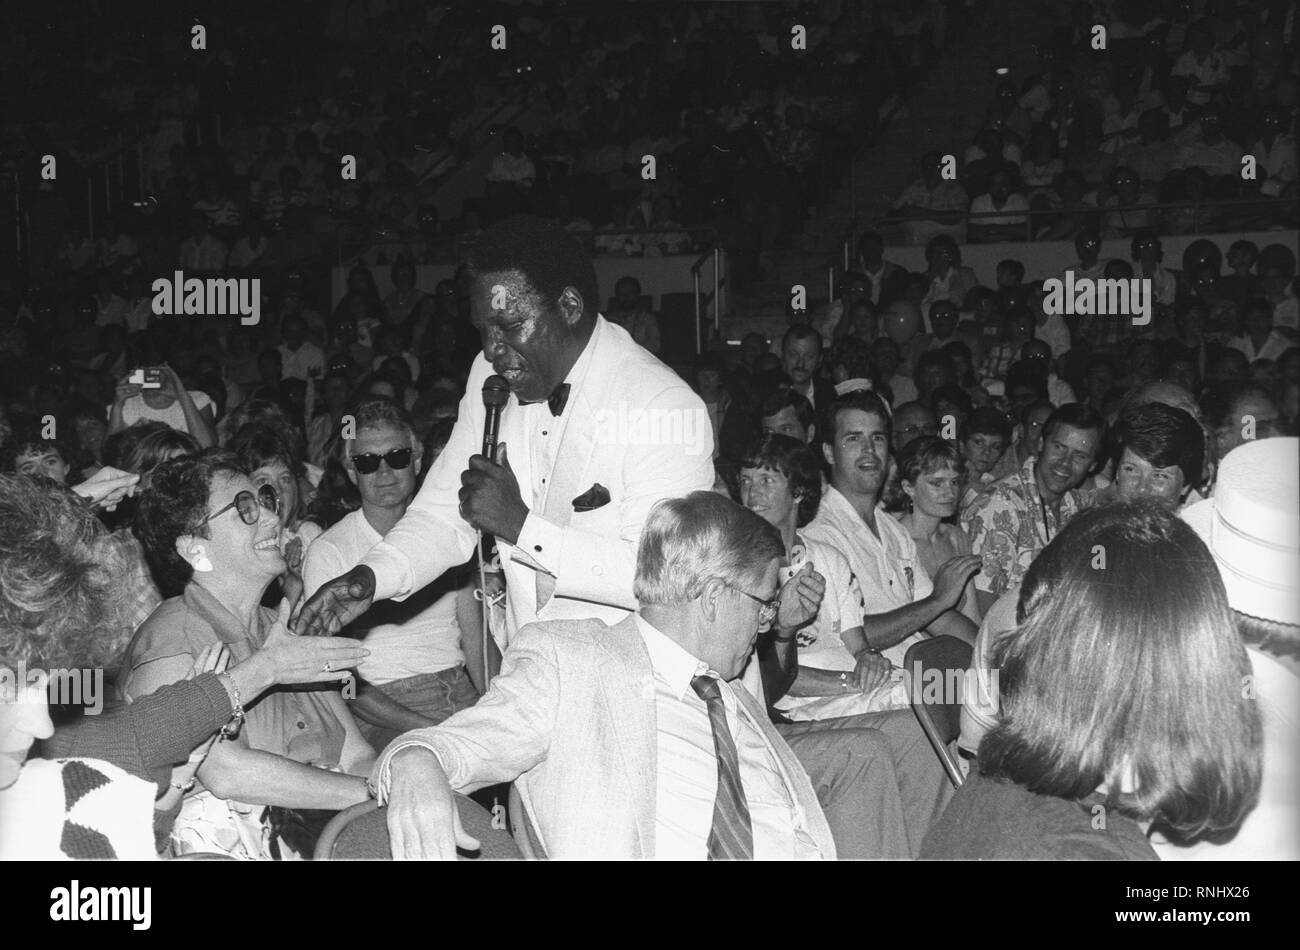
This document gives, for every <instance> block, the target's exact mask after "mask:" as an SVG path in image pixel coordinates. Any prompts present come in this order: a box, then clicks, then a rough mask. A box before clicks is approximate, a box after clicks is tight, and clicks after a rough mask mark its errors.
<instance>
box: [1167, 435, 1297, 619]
mask: <svg viewBox="0 0 1300 950" xmlns="http://www.w3.org/2000/svg"><path fill="white" fill-rule="evenodd" d="M1182 518H1183V520H1184V521H1186V522H1187V523H1188V524H1189V525H1191V527H1192V529H1193V530H1195V531H1196V533H1197V534H1198V535H1200V537H1201V540H1202V541H1204V542H1205V544H1206V546H1207V547H1209V549H1210V553H1211V554H1213V555H1214V560H1215V563H1217V564H1218V565H1219V573H1220V574H1221V575H1222V576H1223V586H1224V587H1226V588H1227V590H1228V603H1229V604H1231V605H1232V609H1233V610H1237V611H1240V612H1241V613H1243V614H1250V615H1251V616H1252V617H1259V618H1261V619H1264V620H1272V621H1274V622H1275V623H1284V624H1292V625H1300V439H1280V438H1279V439H1257V440H1255V441H1253V442H1247V443H1245V444H1244V445H1240V446H1238V447H1237V448H1235V449H1233V450H1232V451H1231V452H1229V453H1228V454H1227V455H1226V456H1225V457H1224V459H1223V461H1222V462H1221V463H1220V464H1219V477H1218V481H1217V482H1216V483H1215V486H1214V495H1213V496H1212V497H1211V498H1209V499H1207V500H1206V501H1202V502H1198V503H1196V504H1195V505H1192V506H1191V507H1189V508H1187V509H1185V510H1184V511H1183V512H1182Z"/></svg>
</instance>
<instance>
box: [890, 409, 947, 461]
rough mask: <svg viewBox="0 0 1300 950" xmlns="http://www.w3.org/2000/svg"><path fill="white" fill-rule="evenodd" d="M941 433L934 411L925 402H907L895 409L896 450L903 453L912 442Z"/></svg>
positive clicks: (894, 440) (894, 441)
mask: <svg viewBox="0 0 1300 950" xmlns="http://www.w3.org/2000/svg"><path fill="white" fill-rule="evenodd" d="M938 434H939V422H938V420H937V419H936V418H935V416H934V412H933V411H931V409H930V407H929V406H928V405H926V404H925V403H923V402H905V403H903V404H902V405H901V406H899V407H898V408H897V409H895V410H894V439H893V443H894V452H895V454H897V453H901V452H902V451H903V449H905V448H907V446H908V445H910V444H911V443H912V442H915V441H916V440H917V439H920V438H923V437H925V436H936V435H938Z"/></svg>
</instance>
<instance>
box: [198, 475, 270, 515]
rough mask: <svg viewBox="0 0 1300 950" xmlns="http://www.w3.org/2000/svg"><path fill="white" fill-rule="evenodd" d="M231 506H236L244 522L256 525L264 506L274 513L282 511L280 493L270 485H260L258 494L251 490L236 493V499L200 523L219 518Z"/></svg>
mask: <svg viewBox="0 0 1300 950" xmlns="http://www.w3.org/2000/svg"><path fill="white" fill-rule="evenodd" d="M231 508H234V509H235V510H236V511H238V512H239V520H240V521H242V522H244V524H247V525H254V524H257V522H258V521H259V520H261V517H262V511H261V509H263V508H265V509H266V510H267V511H269V512H271V514H273V515H278V514H279V513H280V495H279V493H278V492H276V490H275V489H274V488H272V487H271V486H270V485H262V486H260V487H259V488H258V489H257V495H256V496H254V494H253V493H252V492H251V491H247V490H245V491H241V492H240V493H239V494H237V495H235V500H234V501H232V502H231V503H230V504H228V505H225V506H223V507H221V508H218V509H217V510H216V511H214V512H212V514H210V515H208V516H207V517H206V518H204V519H203V520H202V521H200V522H199V525H205V524H207V523H208V522H209V521H211V520H212V519H213V518H218V517H220V516H221V515H224V514H225V513H226V512H227V511H229V510H230V509H231Z"/></svg>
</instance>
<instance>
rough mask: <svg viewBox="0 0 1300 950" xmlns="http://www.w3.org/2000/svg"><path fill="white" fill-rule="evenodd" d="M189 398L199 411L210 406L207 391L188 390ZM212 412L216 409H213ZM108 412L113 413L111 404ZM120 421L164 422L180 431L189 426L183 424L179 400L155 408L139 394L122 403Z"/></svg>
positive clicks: (191, 433)
mask: <svg viewBox="0 0 1300 950" xmlns="http://www.w3.org/2000/svg"><path fill="white" fill-rule="evenodd" d="M188 392H189V394H190V399H192V400H193V401H194V408H195V409H197V410H198V411H199V412H202V411H203V410H204V409H208V408H211V406H212V400H211V399H209V398H208V394H207V393H203V392H196V391H195V390H193V389H191V390H188ZM213 411H214V412H215V411H216V410H213ZM108 414H109V416H110V417H111V416H112V414H113V408H112V406H110V407H109V410H108ZM122 422H123V423H124V424H125V425H126V426H128V427H130V426H133V425H135V424H136V423H137V422H165V423H167V424H168V425H169V426H171V427H172V428H173V429H176V430H178V431H180V432H189V433H190V435H193V434H194V433H193V432H190V429H189V426H187V425H186V424H185V410H183V409H181V404H180V400H175V401H173V402H172V404H171V405H170V406H168V407H167V408H166V409H155V408H154V407H153V406H150V405H149V404H148V403H146V402H145V401H144V397H143V396H140V395H136V396H132V397H131V398H130V399H128V400H126V402H124V403H122Z"/></svg>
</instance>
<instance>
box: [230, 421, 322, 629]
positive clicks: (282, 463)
mask: <svg viewBox="0 0 1300 950" xmlns="http://www.w3.org/2000/svg"><path fill="white" fill-rule="evenodd" d="M301 442H302V440H301V438H300V437H298V436H297V434H296V433H289V432H287V431H285V430H284V429H282V428H280V427H278V426H274V425H265V424H262V425H247V426H244V428H242V429H240V430H239V432H237V433H236V434H235V438H234V439H233V440H231V443H230V445H229V446H228V448H229V449H230V451H231V452H233V453H234V454H235V455H236V456H237V457H238V458H239V463H240V465H241V466H243V468H244V469H245V470H246V471H247V472H248V477H249V478H250V479H252V481H253V485H254V486H255V487H256V488H259V489H260V488H261V487H262V486H263V485H270V486H271V487H272V488H274V489H275V493H276V495H277V496H278V497H279V499H280V506H279V512H278V514H279V520H280V533H279V545H280V553H281V554H283V555H284V560H285V565H286V568H287V570H286V575H285V577H284V580H283V583H284V585H285V586H284V594H285V596H286V597H288V598H289V602H290V603H296V602H297V597H298V595H299V593H300V592H301V590H302V559H303V557H304V556H305V555H306V553H307V549H308V548H310V547H311V543H312V542H313V541H315V540H316V539H317V538H318V537H320V534H321V527H320V525H318V524H316V523H315V522H314V521H308V520H306V517H305V515H306V512H307V506H308V505H309V504H310V503H311V502H310V499H309V498H307V497H306V494H307V492H306V490H305V489H310V487H311V485H310V482H308V481H307V465H306V462H305V461H304V460H303V457H302V449H301Z"/></svg>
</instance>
